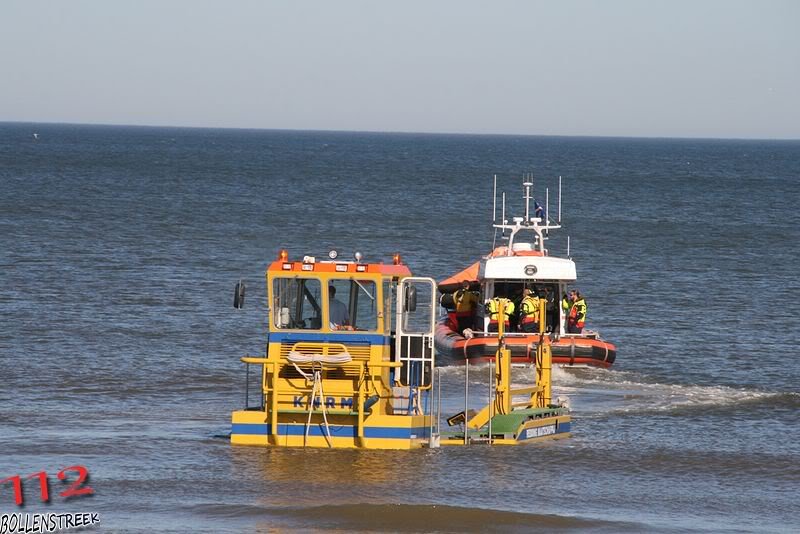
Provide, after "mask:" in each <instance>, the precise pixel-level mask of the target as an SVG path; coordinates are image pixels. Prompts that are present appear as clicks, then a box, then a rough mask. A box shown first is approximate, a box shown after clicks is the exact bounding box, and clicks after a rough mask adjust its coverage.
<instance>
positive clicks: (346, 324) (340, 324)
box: [328, 285, 352, 330]
mask: <svg viewBox="0 0 800 534" xmlns="http://www.w3.org/2000/svg"><path fill="white" fill-rule="evenodd" d="M328 317H329V318H330V321H331V330H352V328H351V327H350V314H349V313H348V311H347V306H346V305H345V303H344V302H342V301H341V300H339V299H337V298H336V288H335V287H333V286H332V285H329V286H328Z"/></svg>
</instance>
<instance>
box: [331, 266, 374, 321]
mask: <svg viewBox="0 0 800 534" xmlns="http://www.w3.org/2000/svg"><path fill="white" fill-rule="evenodd" d="M328 299H329V306H328V314H329V315H328V320H329V323H330V327H331V329H334V330H377V328H378V294H377V291H376V288H375V282H373V281H371V280H357V279H355V278H351V279H338V280H331V281H330V282H329V284H328Z"/></svg>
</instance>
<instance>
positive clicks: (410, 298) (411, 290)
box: [403, 286, 417, 312]
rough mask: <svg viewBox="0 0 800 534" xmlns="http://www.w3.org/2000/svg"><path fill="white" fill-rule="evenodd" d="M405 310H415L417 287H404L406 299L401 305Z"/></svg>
mask: <svg viewBox="0 0 800 534" xmlns="http://www.w3.org/2000/svg"><path fill="white" fill-rule="evenodd" d="M403 308H404V309H405V311H407V312H413V311H416V310H417V288H416V287H414V286H407V287H406V301H405V305H404V306H403Z"/></svg>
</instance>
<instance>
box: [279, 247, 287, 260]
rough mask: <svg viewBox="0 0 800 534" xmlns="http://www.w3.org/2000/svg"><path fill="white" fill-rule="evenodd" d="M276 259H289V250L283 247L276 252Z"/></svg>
mask: <svg viewBox="0 0 800 534" xmlns="http://www.w3.org/2000/svg"><path fill="white" fill-rule="evenodd" d="M278 261H289V252H288V251H287V250H286V249H285V248H282V249H281V251H280V252H279V253H278Z"/></svg>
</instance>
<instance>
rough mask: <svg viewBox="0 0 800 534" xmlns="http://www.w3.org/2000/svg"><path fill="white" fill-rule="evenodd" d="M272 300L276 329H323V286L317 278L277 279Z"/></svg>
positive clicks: (273, 287)
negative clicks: (321, 303)
mask: <svg viewBox="0 0 800 534" xmlns="http://www.w3.org/2000/svg"><path fill="white" fill-rule="evenodd" d="M272 300H273V302H272V304H273V305H272V314H273V321H272V322H273V324H274V325H275V328H282V329H283V328H285V329H303V330H319V329H320V328H322V307H321V306H320V302H321V301H322V286H321V284H320V281H319V280H317V279H316V278H276V279H275V280H273V285H272Z"/></svg>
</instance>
